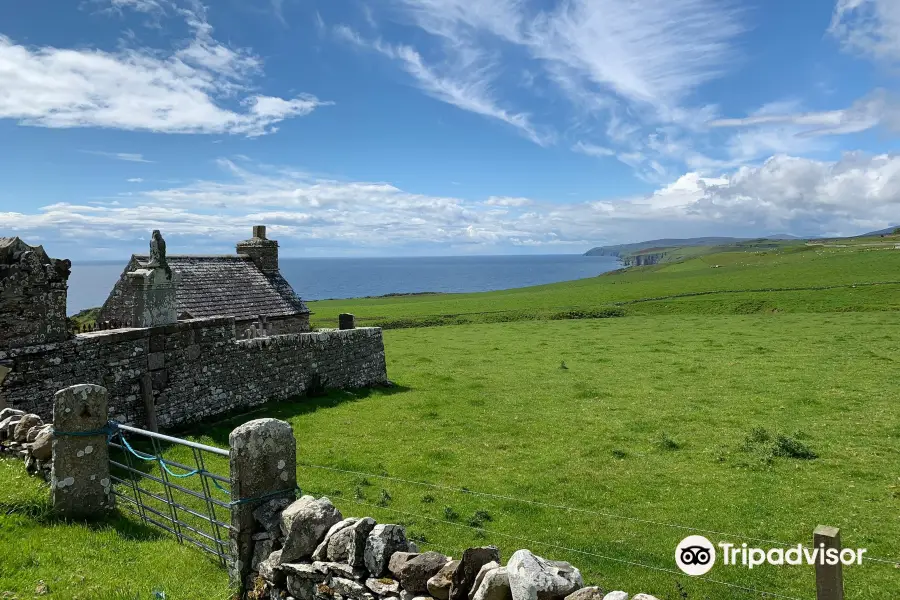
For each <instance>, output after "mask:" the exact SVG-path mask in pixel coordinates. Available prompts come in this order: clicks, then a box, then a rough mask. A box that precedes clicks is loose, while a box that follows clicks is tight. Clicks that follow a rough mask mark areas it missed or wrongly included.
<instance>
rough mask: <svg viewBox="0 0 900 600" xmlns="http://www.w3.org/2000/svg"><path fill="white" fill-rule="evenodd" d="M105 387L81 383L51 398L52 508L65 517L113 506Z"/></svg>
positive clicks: (96, 512)
mask: <svg viewBox="0 0 900 600" xmlns="http://www.w3.org/2000/svg"><path fill="white" fill-rule="evenodd" d="M108 418H109V416H108V408H107V393H106V388H104V387H100V386H99V385H92V384H79V385H73V386H71V387H67V388H65V389H63V390H60V391H58V392H56V395H55V396H54V398H53V431H54V434H53V457H52V459H51V460H52V463H51V464H52V468H51V472H50V489H51V497H52V501H53V509H54V511H56V512H57V514H59V515H60V516H63V517H66V518H92V517H99V516H102V515H104V514H106V513H107V512H109V511H110V510H111V509H112V508H113V505H114V502H113V495H112V493H111V486H112V482H111V481H110V478H109V448H108V447H107V445H106V440H107V433H106V431H105V428H106V423H107V420H108Z"/></svg>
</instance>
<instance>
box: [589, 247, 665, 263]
mask: <svg viewBox="0 0 900 600" xmlns="http://www.w3.org/2000/svg"><path fill="white" fill-rule="evenodd" d="M584 255H585V256H615V257H616V258H618V259H619V260H620V261H622V266H624V267H642V266H644V265H655V264H657V263H660V262H662V261H663V259H664V258H665V257H666V256H667V255H668V251H660V252H646V251H639V252H623V251H622V250H619V249H616V247H614V246H612V247H609V248H592V249H591V250H588V251H587V252H585V253H584Z"/></svg>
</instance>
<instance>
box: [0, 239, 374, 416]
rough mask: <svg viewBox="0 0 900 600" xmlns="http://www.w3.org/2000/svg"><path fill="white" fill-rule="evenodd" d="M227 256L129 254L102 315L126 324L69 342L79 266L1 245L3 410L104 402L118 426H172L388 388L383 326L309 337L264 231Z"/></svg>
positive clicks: (35, 249)
mask: <svg viewBox="0 0 900 600" xmlns="http://www.w3.org/2000/svg"><path fill="white" fill-rule="evenodd" d="M237 250H238V252H237V254H236V255H232V256H185V255H174V256H167V254H166V245H165V240H164V239H163V237H162V235H161V234H160V232H158V231H154V232H153V236H152V241H151V243H150V253H149V254H147V255H141V256H132V257H131V260H130V261H129V263H128V267H127V268H126V269H125V272H124V273H123V274H122V277H121V278H120V280H119V282H118V283H117V284H116V286H115V287H114V289H113V291H112V293H111V294H110V296H109V298H108V299H107V301H106V303H105V304H104V306H103V309H102V311H101V320H105V321H113V322H116V323H120V324H127V327H120V328H117V329H106V330H102V331H93V332H89V333H80V334H75V333H73V332H71V331H70V330H69V327H68V322H67V319H66V290H67V280H68V277H69V269H70V267H71V263H70V262H69V261H68V260H55V259H51V258H49V257H48V256H47V254H46V252H45V251H44V249H43V248H42V247H40V246H29V245H28V244H26V243H25V242H23V241H22V240H20V239H19V238H15V237H13V238H6V237H0V409H2V408H4V407H6V406H11V407H13V408H17V409H21V410H24V411H25V412H27V413H36V414H38V415H40V416H42V417H44V418H45V419H46V418H48V417H49V416H50V413H51V409H52V403H53V394H54V393H55V392H56V391H57V390H60V389H62V388H65V387H68V386H70V385H75V384H79V383H93V384H97V385H102V386H103V387H105V388H107V390H108V391H109V402H110V414H111V416H112V417H113V418H115V419H116V420H117V421H120V422H122V423H127V424H131V425H136V426H143V427H148V428H151V429H153V428H156V427H157V426H159V427H173V426H176V425H181V424H185V423H189V422H194V421H198V420H202V419H204V418H208V417H211V416H214V415H219V414H222V413H226V412H230V411H234V410H240V409H245V408H249V407H252V406H255V405H258V404H261V403H264V402H267V401H280V400H286V399H288V398H291V397H294V396H298V395H300V394H303V393H305V392H307V391H309V390H310V389H319V388H322V387H325V388H338V389H340V388H352V387H364V386H369V385H375V384H383V383H386V382H387V370H386V367H385V357H384V343H383V340H382V335H381V329H380V328H359V329H342V330H321V331H315V332H313V331H311V330H310V326H309V309H307V307H306V305H305V304H304V303H303V301H302V300H300V298H299V297H298V296H297V294H296V293H294V291H293V290H292V289H291V286H290V285H289V284H288V283H287V281H285V280H284V278H283V277H282V276H281V274H280V273H279V270H278V243H277V242H275V241H274V240H268V239H266V233H265V227H263V226H257V227H254V229H253V238H251V239H249V240H246V241H244V242H239V243H238V244H237Z"/></svg>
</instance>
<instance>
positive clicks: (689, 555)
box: [675, 535, 716, 576]
mask: <svg viewBox="0 0 900 600" xmlns="http://www.w3.org/2000/svg"><path fill="white" fill-rule="evenodd" d="M675 564H677V565H678V568H679V569H681V570H682V571H684V572H685V573H687V574H688V575H693V576H697V575H704V574H706V573H709V570H710V569H712V568H713V565H715V564H716V547H715V546H713V544H712V542H710V541H709V540H708V539H706V538H705V537H703V536H702V535H689V536H687V537H686V538H684V539H683V540H681V542H680V543H679V544H678V546H677V547H676V548H675Z"/></svg>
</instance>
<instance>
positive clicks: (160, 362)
mask: <svg viewBox="0 0 900 600" xmlns="http://www.w3.org/2000/svg"><path fill="white" fill-rule="evenodd" d="M165 366H166V353H165V352H151V353H150V354H149V355H148V356H147V368H148V369H149V370H151V371H158V370H159V369H162V368H164V367H165Z"/></svg>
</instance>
